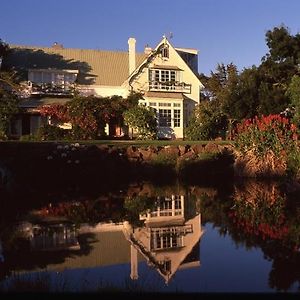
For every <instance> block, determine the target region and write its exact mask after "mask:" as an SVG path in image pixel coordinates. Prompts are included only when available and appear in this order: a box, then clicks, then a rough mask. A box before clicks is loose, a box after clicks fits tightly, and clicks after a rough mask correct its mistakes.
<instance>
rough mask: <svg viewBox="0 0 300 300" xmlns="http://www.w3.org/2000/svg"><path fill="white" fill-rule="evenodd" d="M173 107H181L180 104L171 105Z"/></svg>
mask: <svg viewBox="0 0 300 300" xmlns="http://www.w3.org/2000/svg"><path fill="white" fill-rule="evenodd" d="M173 107H181V104H180V103H173Z"/></svg>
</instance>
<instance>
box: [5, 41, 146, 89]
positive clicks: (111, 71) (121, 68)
mask: <svg viewBox="0 0 300 300" xmlns="http://www.w3.org/2000/svg"><path fill="white" fill-rule="evenodd" d="M10 48H11V50H12V51H11V53H10V54H9V55H8V57H7V58H6V59H5V61H4V63H3V65H4V66H5V67H9V68H12V67H13V68H15V69H16V70H17V71H20V72H21V77H22V79H23V80H27V71H28V69H48V68H54V69H67V70H79V71H80V72H79V75H78V78H77V80H78V83H79V84H95V85H104V86H105V85H106V86H120V85H121V84H122V83H123V82H124V81H125V80H126V79H127V78H128V76H129V58H128V52H125V51H104V50H92V49H72V48H63V49H55V48H47V47H35V46H18V45H10ZM146 56H147V55H146V54H144V53H136V65H137V66H138V65H139V64H141V62H142V61H143V60H144V59H145V58H146Z"/></svg>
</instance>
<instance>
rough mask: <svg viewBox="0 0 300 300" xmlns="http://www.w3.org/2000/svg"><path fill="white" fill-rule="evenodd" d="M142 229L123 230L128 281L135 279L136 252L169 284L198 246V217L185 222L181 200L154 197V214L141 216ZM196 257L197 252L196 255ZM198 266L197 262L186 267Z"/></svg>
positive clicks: (199, 221) (136, 270)
mask: <svg viewBox="0 0 300 300" xmlns="http://www.w3.org/2000/svg"><path fill="white" fill-rule="evenodd" d="M140 219H142V220H145V226H144V227H140V228H132V227H131V226H130V224H127V226H125V231H124V233H125V236H126V237H127V239H128V240H129V241H130V243H131V267H132V268H131V278H132V279H137V278H138V268H137V261H136V259H137V254H136V253H137V251H139V252H140V253H141V254H142V255H143V256H144V257H145V258H146V260H147V261H148V263H149V264H150V265H152V266H154V267H155V268H156V269H157V271H158V272H159V273H160V274H161V276H163V278H164V279H165V281H166V283H168V282H169V280H170V279H171V277H172V276H173V275H174V274H175V272H176V271H177V270H178V269H179V268H180V267H182V265H183V264H184V263H185V262H187V261H188V260H187V257H188V256H189V255H190V254H191V253H192V252H193V249H194V248H195V247H196V246H197V244H198V243H199V239H200V237H201V236H202V234H203V232H202V230H201V218H200V214H196V216H193V217H191V218H190V219H185V213H184V196H182V195H172V196H171V197H158V199H157V202H156V206H155V210H151V211H148V212H147V213H146V214H145V215H141V216H140ZM198 254H199V251H198ZM195 265H200V260H199V258H198V259H197V260H196V261H194V262H193V263H191V262H189V264H186V266H195Z"/></svg>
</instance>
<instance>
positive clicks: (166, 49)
mask: <svg viewBox="0 0 300 300" xmlns="http://www.w3.org/2000/svg"><path fill="white" fill-rule="evenodd" d="M161 56H162V57H163V58H169V47H168V46H167V45H165V46H164V48H162V50H161Z"/></svg>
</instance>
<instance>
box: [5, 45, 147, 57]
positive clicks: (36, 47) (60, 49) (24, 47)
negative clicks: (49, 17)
mask: <svg viewBox="0 0 300 300" xmlns="http://www.w3.org/2000/svg"><path fill="white" fill-rule="evenodd" d="M9 47H10V48H21V49H47V50H53V51H64V50H72V51H97V52H117V53H126V54H128V50H127V51H125V50H106V49H105V50H103V49H91V48H59V49H58V48H53V47H46V46H30V45H16V44H9ZM136 54H138V55H145V53H144V52H136Z"/></svg>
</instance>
